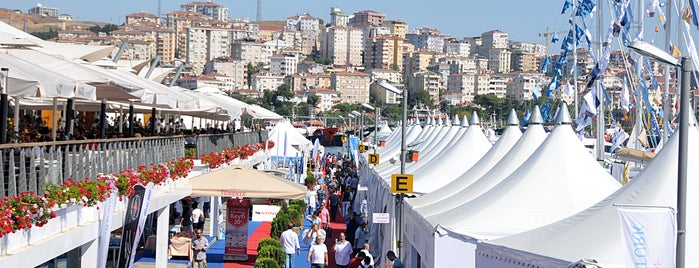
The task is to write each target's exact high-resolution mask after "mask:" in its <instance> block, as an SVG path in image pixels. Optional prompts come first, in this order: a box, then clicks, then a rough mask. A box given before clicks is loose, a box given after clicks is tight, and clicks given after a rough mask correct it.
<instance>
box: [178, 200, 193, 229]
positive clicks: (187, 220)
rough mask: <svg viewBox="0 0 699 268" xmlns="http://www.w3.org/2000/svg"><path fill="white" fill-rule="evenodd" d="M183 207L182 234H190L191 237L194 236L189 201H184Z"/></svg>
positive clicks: (181, 218)
mask: <svg viewBox="0 0 699 268" xmlns="http://www.w3.org/2000/svg"><path fill="white" fill-rule="evenodd" d="M182 202H183V205H182V217H180V226H182V227H181V229H180V231H181V232H189V234H190V237H191V236H192V217H191V216H189V215H192V209H191V207H190V206H188V205H187V201H185V200H183V201H182Z"/></svg>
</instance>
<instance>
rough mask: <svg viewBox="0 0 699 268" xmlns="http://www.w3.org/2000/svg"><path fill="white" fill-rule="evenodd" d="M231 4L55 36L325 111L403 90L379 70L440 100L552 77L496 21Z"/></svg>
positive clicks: (530, 85)
mask: <svg viewBox="0 0 699 268" xmlns="http://www.w3.org/2000/svg"><path fill="white" fill-rule="evenodd" d="M228 11H229V8H228V7H226V6H223V5H221V4H217V3H214V2H191V3H186V4H182V5H181V6H180V10H175V11H171V12H167V13H164V14H162V15H161V16H160V17H158V16H156V15H153V14H149V13H146V12H137V13H133V14H129V15H126V18H125V23H124V25H122V26H119V28H118V29H117V30H114V31H111V32H109V33H94V32H91V31H88V30H87V29H62V30H61V31H59V35H58V39H59V41H60V42H74V43H83V44H92V45H115V46H122V47H123V49H122V50H121V51H122V53H120V54H119V57H120V60H128V61H132V62H147V61H151V60H152V59H154V58H156V57H158V58H159V62H160V64H161V65H164V66H171V67H175V68H176V67H180V66H181V67H183V70H182V73H183V75H182V76H181V77H179V80H177V82H176V83H175V84H176V85H178V86H182V87H185V88H191V89H194V88H197V87H203V86H212V87H216V88H218V89H220V90H222V91H224V92H228V93H235V94H243V95H252V96H259V95H261V93H262V92H263V91H265V90H276V88H277V87H279V86H280V85H282V84H287V85H289V87H290V88H291V90H292V91H294V92H295V94H296V96H297V98H295V99H296V100H297V101H304V98H305V97H307V96H309V95H317V96H319V97H320V104H319V105H318V107H317V109H319V110H321V111H322V110H327V109H330V107H332V105H333V104H337V103H340V102H348V103H363V102H369V100H370V96H373V98H374V99H375V100H377V101H379V102H384V103H389V104H391V103H398V102H399V101H400V98H397V96H394V94H392V93H390V92H385V90H381V89H379V88H377V87H376V85H375V83H374V81H377V80H385V81H389V82H390V83H393V84H395V85H396V86H398V87H401V88H406V87H407V88H408V90H410V91H417V90H424V91H426V92H427V93H428V94H429V96H430V101H431V102H432V104H435V105H436V104H439V103H444V102H446V103H449V104H454V105H464V104H468V103H470V102H472V101H473V100H474V98H475V97H476V96H478V95H482V94H494V95H495V96H497V97H499V98H504V97H511V98H515V99H517V100H530V99H532V90H534V88H536V87H537V86H539V87H540V88H546V86H547V84H548V83H549V81H550V77H551V74H545V73H540V72H539V69H540V65H541V61H542V59H544V58H545V57H546V56H547V54H549V53H548V51H546V49H547V48H546V46H545V45H543V44H537V43H530V42H519V41H512V40H509V36H508V34H507V33H505V32H503V31H500V30H497V29H495V30H490V31H487V32H484V33H481V34H480V35H477V36H469V37H464V38H459V37H453V36H449V35H447V34H445V33H442V32H440V31H439V30H438V29H434V28H428V27H418V28H412V30H410V29H411V28H409V24H408V22H405V21H402V20H398V19H396V18H390V14H389V15H387V14H384V13H381V12H378V11H373V10H362V11H357V12H354V13H350V12H348V13H344V12H343V11H342V10H341V9H340V8H338V7H332V8H330V10H329V11H330V12H329V14H328V15H329V19H328V20H323V19H321V18H319V17H316V16H313V15H311V14H296V15H291V16H289V17H287V18H286V20H284V21H259V22H254V21H249V20H244V19H233V18H230V17H229V16H228ZM29 12H31V13H39V14H44V15H46V16H58V9H54V8H47V7H42V6H37V7H34V8H32V9H31V10H30V11H29ZM554 54H557V53H554ZM112 56H113V57H116V56H117V55H116V53H115V54H114V55H112ZM550 60H551V62H556V61H557V58H556V56H552V58H551V59H550ZM623 60H624V59H623V55H622V54H620V53H612V57H611V61H610V68H608V70H609V71H610V72H614V70H618V68H615V67H618V66H620V64H622V63H623ZM592 62H593V61H592V59H591V58H590V57H589V54H588V53H587V51H585V50H584V49H580V50H579V51H578V61H577V62H573V60H572V58H570V59H568V60H567V64H566V66H564V68H563V69H564V72H567V73H569V72H570V71H571V70H572V69H573V68H576V69H577V70H578V72H579V74H580V77H581V78H580V79H581V81H583V79H585V75H586V74H588V73H589V72H590V71H591V70H592V68H593V67H594V66H592ZM132 65H135V64H132ZM251 68H252V69H251ZM618 73H621V72H618ZM612 74H614V73H612ZM606 77H608V78H606V79H605V85H608V87H607V88H608V89H609V90H610V92H612V94H615V92H618V88H619V87H621V85H622V84H623V83H622V81H623V79H621V78H618V79H615V77H614V75H611V76H610V75H608V76H606ZM171 79H173V78H172V75H170V76H169V77H168V78H166V82H169V80H171ZM559 82H560V83H561V84H562V85H565V84H566V81H559ZM580 84H582V83H580ZM612 97H614V96H612Z"/></svg>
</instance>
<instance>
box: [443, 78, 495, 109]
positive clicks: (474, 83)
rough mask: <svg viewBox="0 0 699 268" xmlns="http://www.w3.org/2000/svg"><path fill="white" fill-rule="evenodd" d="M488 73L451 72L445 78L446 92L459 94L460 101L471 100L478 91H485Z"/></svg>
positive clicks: (488, 83)
mask: <svg viewBox="0 0 699 268" xmlns="http://www.w3.org/2000/svg"><path fill="white" fill-rule="evenodd" d="M489 78H490V77H489V75H485V74H452V75H450V76H449V77H448V78H447V79H448V80H447V90H446V91H447V92H449V93H457V94H460V95H461V98H460V102H462V103H463V102H472V101H473V99H474V98H475V97H476V95H478V92H479V91H480V92H487V91H488V87H489V86H490V82H489Z"/></svg>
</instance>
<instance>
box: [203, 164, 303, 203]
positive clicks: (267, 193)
mask: <svg viewBox="0 0 699 268" xmlns="http://www.w3.org/2000/svg"><path fill="white" fill-rule="evenodd" d="M191 184H192V195H199V196H228V197H241V198H278V199H302V198H303V196H304V195H305V194H306V187H305V186H303V185H301V184H296V183H293V182H291V181H287V180H284V179H282V178H280V177H277V176H274V175H271V174H267V173H265V172H263V171H259V170H256V169H253V168H250V167H246V166H229V167H225V168H223V169H220V170H216V171H213V172H210V173H207V174H204V175H201V176H198V177H196V178H194V179H192V180H191Z"/></svg>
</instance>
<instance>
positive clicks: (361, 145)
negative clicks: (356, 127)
mask: <svg viewBox="0 0 699 268" xmlns="http://www.w3.org/2000/svg"><path fill="white" fill-rule="evenodd" d="M364 151H366V146H364V144H360V145H359V152H360V153H363V152H364Z"/></svg>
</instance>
